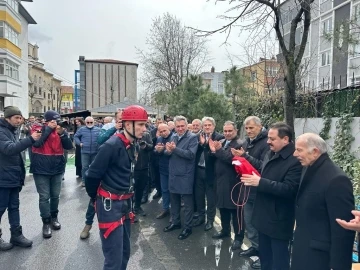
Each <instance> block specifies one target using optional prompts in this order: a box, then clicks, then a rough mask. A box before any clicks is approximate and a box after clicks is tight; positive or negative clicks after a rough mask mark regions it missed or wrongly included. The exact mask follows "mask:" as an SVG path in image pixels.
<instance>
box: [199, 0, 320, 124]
mask: <svg viewBox="0 0 360 270" xmlns="http://www.w3.org/2000/svg"><path fill="white" fill-rule="evenodd" d="M220 1H223V2H229V4H230V5H232V7H231V8H230V9H228V11H227V13H226V14H225V15H224V16H221V18H223V19H225V20H227V21H228V23H227V24H226V25H224V26H223V27H221V28H219V29H215V30H212V31H204V30H198V29H197V31H198V32H197V33H198V34H200V35H201V36H208V35H212V34H214V33H217V32H220V33H224V32H227V34H228V35H229V34H230V31H231V30H232V28H234V27H238V29H240V30H246V31H248V32H249V33H250V36H252V38H253V40H255V39H256V36H258V35H260V34H261V33H264V32H265V33H266V32H270V29H273V30H274V31H275V34H276V37H277V39H278V42H279V46H280V49H281V52H282V56H283V61H284V78H283V80H284V88H285V91H284V111H285V121H286V122H287V124H289V125H290V126H291V127H294V112H295V111H294V108H295V100H296V96H295V91H296V86H297V79H296V75H297V71H298V69H299V67H300V64H301V61H302V58H303V55H304V52H305V47H306V43H307V40H308V35H309V29H310V23H311V9H312V8H313V2H314V0H290V1H292V2H290V3H292V5H293V8H292V9H291V19H290V20H289V21H290V22H289V24H290V29H289V32H290V33H289V36H288V38H285V35H284V32H285V31H284V25H285V23H286V22H284V17H283V15H285V14H286V12H289V11H288V10H284V9H282V6H283V3H282V2H281V1H276V0H239V1H235V0H216V1H215V2H220ZM234 13H235V15H234ZM288 18H289V17H288ZM240 23H241V24H240ZM300 26H301V27H302V34H301V41H300V42H299V44H296V42H295V36H296V33H297V31H299V30H297V28H298V27H300Z"/></svg>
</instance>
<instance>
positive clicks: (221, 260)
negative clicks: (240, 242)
mask: <svg viewBox="0 0 360 270" xmlns="http://www.w3.org/2000/svg"><path fill="white" fill-rule="evenodd" d="M203 251H204V257H205V258H206V260H208V261H213V260H214V259H213V258H215V267H216V268H217V269H235V268H233V265H232V264H233V259H234V260H235V261H234V263H235V264H236V269H244V270H245V269H246V270H247V269H251V266H250V263H251V261H249V260H244V259H240V258H239V260H236V259H237V257H236V256H235V258H234V253H236V254H237V252H238V251H239V250H237V251H235V252H233V251H232V250H231V241H224V240H223V239H219V240H212V243H211V244H210V245H207V246H204V248H203ZM212 256H214V257H212ZM213 267H214V265H213ZM239 267H240V268H239Z"/></svg>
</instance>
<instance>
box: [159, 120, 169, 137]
mask: <svg viewBox="0 0 360 270" xmlns="http://www.w3.org/2000/svg"><path fill="white" fill-rule="evenodd" d="M158 132H159V134H160V136H161V137H163V138H167V137H168V136H169V135H170V128H169V126H168V125H167V124H164V123H161V124H159V126H158Z"/></svg>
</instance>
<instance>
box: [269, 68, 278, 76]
mask: <svg viewBox="0 0 360 270" xmlns="http://www.w3.org/2000/svg"><path fill="white" fill-rule="evenodd" d="M278 71H279V69H278V68H277V67H275V66H270V67H266V75H267V76H268V77H275V76H276V75H277V73H278Z"/></svg>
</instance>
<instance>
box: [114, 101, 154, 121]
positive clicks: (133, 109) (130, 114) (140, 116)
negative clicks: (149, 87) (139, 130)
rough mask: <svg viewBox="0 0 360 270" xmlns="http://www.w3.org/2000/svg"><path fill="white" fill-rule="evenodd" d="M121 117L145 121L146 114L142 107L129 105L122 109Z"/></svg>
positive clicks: (123, 119)
mask: <svg viewBox="0 0 360 270" xmlns="http://www.w3.org/2000/svg"><path fill="white" fill-rule="evenodd" d="M121 118H122V121H147V120H148V114H147V112H146V110H145V109H144V108H143V107H141V106H139V105H130V106H128V107H126V108H125V109H124V110H123V112H122V114H121Z"/></svg>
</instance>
